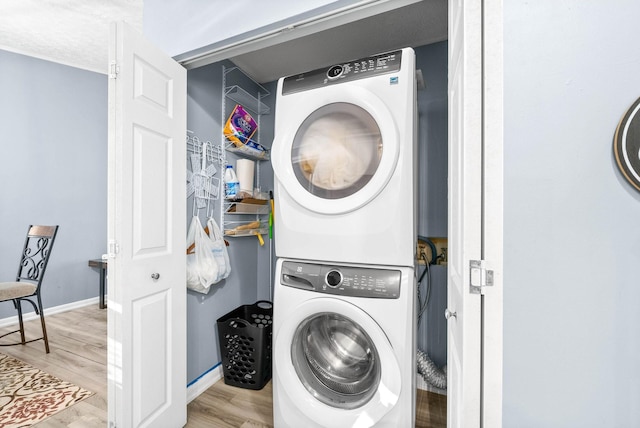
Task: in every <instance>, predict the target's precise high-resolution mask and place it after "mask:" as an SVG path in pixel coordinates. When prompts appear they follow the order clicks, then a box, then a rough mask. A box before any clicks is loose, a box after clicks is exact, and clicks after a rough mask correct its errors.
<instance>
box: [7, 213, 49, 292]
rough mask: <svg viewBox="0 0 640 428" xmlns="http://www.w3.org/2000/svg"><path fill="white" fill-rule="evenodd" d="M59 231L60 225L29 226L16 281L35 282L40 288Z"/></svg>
mask: <svg viewBox="0 0 640 428" xmlns="http://www.w3.org/2000/svg"><path fill="white" fill-rule="evenodd" d="M57 233H58V226H34V225H30V226H29V230H28V232H27V239H25V241H24V250H23V251H22V256H21V258H20V266H19V267H18V275H17V276H16V281H24V280H26V281H31V282H35V283H37V287H38V288H37V291H39V290H40V284H41V283H42V277H43V276H44V272H45V270H46V268H47V263H49V256H50V255H51V248H53V242H54V241H55V239H56V234H57Z"/></svg>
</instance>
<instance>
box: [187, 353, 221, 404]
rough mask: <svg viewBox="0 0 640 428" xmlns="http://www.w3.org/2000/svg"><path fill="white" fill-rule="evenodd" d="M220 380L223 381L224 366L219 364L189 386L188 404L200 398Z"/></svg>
mask: <svg viewBox="0 0 640 428" xmlns="http://www.w3.org/2000/svg"><path fill="white" fill-rule="evenodd" d="M220 379H222V364H220V363H218V364H217V365H215V366H213V367H212V368H210V369H209V371H207V372H205V373H204V374H201V375H200V377H198V378H197V379H196V380H194V381H192V382H191V383H190V384H189V385H187V404H188V403H191V402H192V401H193V400H195V399H196V398H198V396H199V395H200V394H202V393H203V392H205V391H206V390H207V389H209V387H211V386H213V384H214V383H216V382H217V381H219V380H220Z"/></svg>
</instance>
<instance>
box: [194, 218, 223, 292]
mask: <svg viewBox="0 0 640 428" xmlns="http://www.w3.org/2000/svg"><path fill="white" fill-rule="evenodd" d="M192 244H195V248H194V252H193V254H187V288H189V289H191V290H194V291H197V292H199V293H203V294H207V293H208V292H209V287H211V285H212V284H215V283H216V282H218V276H219V272H218V262H217V261H216V257H215V251H216V249H215V245H214V243H213V241H212V240H211V239H210V238H209V235H207V234H206V233H205V231H204V230H203V229H202V224H201V223H200V218H198V216H193V218H192V219H191V225H190V226H189V232H188V233H187V248H189V247H190V246H191V245H192Z"/></svg>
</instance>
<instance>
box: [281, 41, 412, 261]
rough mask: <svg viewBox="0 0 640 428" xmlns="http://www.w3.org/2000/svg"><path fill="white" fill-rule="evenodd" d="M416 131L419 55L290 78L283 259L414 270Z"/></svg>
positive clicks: (285, 93)
mask: <svg viewBox="0 0 640 428" xmlns="http://www.w3.org/2000/svg"><path fill="white" fill-rule="evenodd" d="M416 129H417V128H416V79H415V54H414V52H413V50H412V49H410V48H407V49H402V50H398V51H395V52H389V53H384V54H380V55H375V56H372V57H367V58H363V59H360V60H357V61H350V62H346V63H343V64H339V65H334V66H331V67H326V68H323V69H319V70H315V71H311V72H308V73H303V74H299V75H295V76H290V77H286V78H282V79H280V80H279V81H278V90H277V102H276V114H275V138H274V142H273V145H272V154H271V160H272V164H273V170H274V175H275V179H274V181H275V185H274V194H275V251H276V256H277V257H291V258H297V259H307V260H322V261H332V262H349V263H367V264H385V265H396V266H413V264H414V252H415V239H416V209H417V204H416V187H417V185H416V176H417V174H416Z"/></svg>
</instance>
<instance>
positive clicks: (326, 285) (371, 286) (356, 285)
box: [280, 261, 402, 299]
mask: <svg viewBox="0 0 640 428" xmlns="http://www.w3.org/2000/svg"><path fill="white" fill-rule="evenodd" d="M401 278H402V272H400V271H399V270H393V269H375V268H364V267H353V266H342V265H325V264H316V263H303V262H293V261H286V262H283V263H282V276H281V278H280V283H281V284H282V285H285V286H288V287H295V288H300V289H303V290H310V291H315V292H317V293H327V294H339V295H341V296H352V297H374V298H382V299H397V298H399V297H400V282H401Z"/></svg>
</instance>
